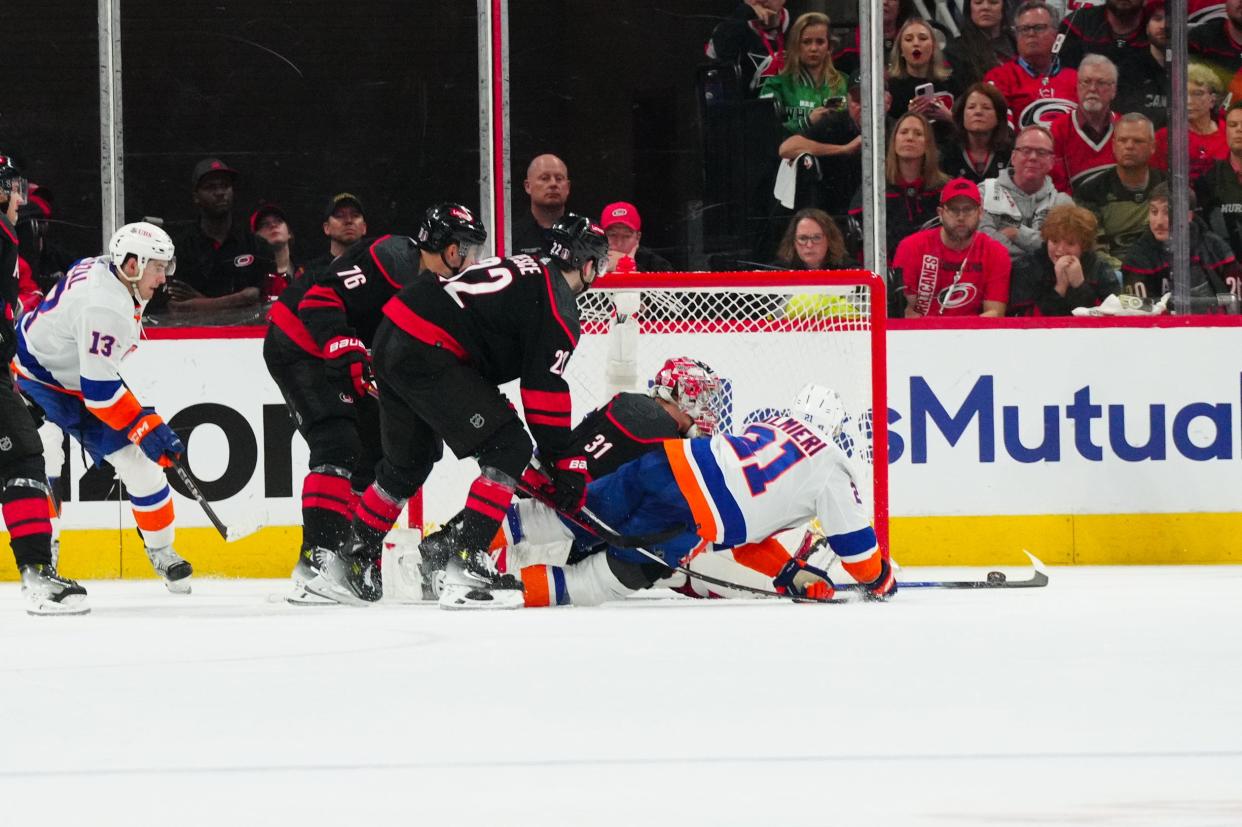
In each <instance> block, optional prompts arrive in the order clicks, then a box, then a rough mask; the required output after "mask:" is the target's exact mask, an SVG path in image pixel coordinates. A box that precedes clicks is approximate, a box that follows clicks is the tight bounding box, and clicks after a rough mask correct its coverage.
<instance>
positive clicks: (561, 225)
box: [546, 212, 608, 284]
mask: <svg viewBox="0 0 1242 827" xmlns="http://www.w3.org/2000/svg"><path fill="white" fill-rule="evenodd" d="M546 252H547V254H548V255H549V256H551V257H552V258H554V259H556V260H557V261H558V262H560V263H561V266H562V267H564V268H565V269H566V270H581V269H582V266H583V265H584V264H586V263H587V262H588V261H591V260H594V261H595V275H596V276H599V275H602V274H604V273H605V272H607V270H608V236H606V235H604V230H603V228H602V227H600V226H599V225H598V224H595V223H594V222H592V221H591V219H589V218H587V217H586V216H584V215H576V214H574V213H571V212H567V213H565V214H564V215H563V216H561V217H560V218H558V219H557V220H556V223H554V224H553V225H552V227H551V228H550V229H549V230H548V241H547V248H546ZM584 281H585V279H584ZM586 283H587V284H589V283H590V282H586Z"/></svg>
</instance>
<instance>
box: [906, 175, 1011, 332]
mask: <svg viewBox="0 0 1242 827" xmlns="http://www.w3.org/2000/svg"><path fill="white" fill-rule="evenodd" d="M981 203H982V199H981V198H980V197H979V188H978V187H977V186H975V184H974V182H973V181H969V180H967V179H965V178H954V179H953V180H952V181H949V182H948V183H947V184H945V185H944V188H943V189H942V190H941V191H940V209H939V214H940V226H939V227H932V228H931V229H928V230H921V231H919V232H917V233H915V234H913V235H911V236H907V237H906V238H905V239H903V240H902V242H901V243H900V244H899V245H897V253H896V255H894V256H893V267H894V268H896V270H897V271H898V272H899V273H900V274H901V278H902V282H903V284H904V285H905V293H906V301H907V306H906V317H907V318H916V319H917V318H923V317H924V316H1004V315H1005V305H1006V303H1007V302H1008V301H1009V272H1010V258H1009V252H1008V251H1007V250H1006V249H1005V248H1004V246H1002V245H1001V244H1000V242H998V241H995V240H993V239H991V238H989V237H987V236H986V235H984V234H983V233H981V232H979V222H980V220H981V218H982V213H983V210H982V207H981V206H980V205H981Z"/></svg>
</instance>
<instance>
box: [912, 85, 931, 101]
mask: <svg viewBox="0 0 1242 827" xmlns="http://www.w3.org/2000/svg"><path fill="white" fill-rule="evenodd" d="M935 94H936V87H935V85H934V84H931V83H920V84H919V85H918V86H916V87H914V96H915V97H917V98H930V97H933V96H934V95H935Z"/></svg>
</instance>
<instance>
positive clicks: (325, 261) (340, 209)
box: [305, 192, 367, 273]
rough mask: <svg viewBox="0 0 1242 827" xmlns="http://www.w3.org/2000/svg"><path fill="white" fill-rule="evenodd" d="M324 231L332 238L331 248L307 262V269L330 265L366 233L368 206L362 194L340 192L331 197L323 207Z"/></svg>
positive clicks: (329, 245) (316, 270) (317, 270)
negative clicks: (363, 200)
mask: <svg viewBox="0 0 1242 827" xmlns="http://www.w3.org/2000/svg"><path fill="white" fill-rule="evenodd" d="M323 234H324V235H325V236H326V237H327V239H328V252H326V253H324V254H323V255H321V256H319V257H318V258H313V259H311V260H310V261H308V262H306V268H305V269H307V270H309V271H310V272H312V273H315V272H319V271H321V270H324V269H326V268H327V267H328V265H329V264H331V263H332V260H333V259H334V258H336V257H337V256H339V255H340V254H341V253H343V252H345V251H346V250H348V249H349V248H350V247H352V246H353V245H354V244H356V243H357V242H358V241H359V240H360V239H362V238H363V237H364V236H366V234H367V217H366V210H365V209H364V208H363V206H362V201H360V200H359V199H358V196H356V195H354V194H353V193H352V192H338V193H337V194H336V195H334V196H332V197H331V198H329V199H328V203H327V205H326V206H325V207H324V210H323Z"/></svg>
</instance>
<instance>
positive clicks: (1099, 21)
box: [1058, 4, 1151, 77]
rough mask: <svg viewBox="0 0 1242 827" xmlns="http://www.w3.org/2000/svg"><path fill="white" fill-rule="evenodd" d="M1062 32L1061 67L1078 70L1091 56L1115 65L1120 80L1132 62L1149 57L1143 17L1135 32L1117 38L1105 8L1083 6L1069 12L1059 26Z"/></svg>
mask: <svg viewBox="0 0 1242 827" xmlns="http://www.w3.org/2000/svg"><path fill="white" fill-rule="evenodd" d="M1061 32H1062V33H1063V34H1064V35H1065V41H1064V42H1063V43H1062V44H1061V51H1060V52H1059V53H1058V57H1060V58H1061V64H1062V65H1064V66H1069V67H1070V68H1073V69H1077V68H1078V64H1079V63H1081V62H1082V59H1083V58H1084V57H1085V56H1086V55H1087V54H1088V53H1089V52H1093V53H1095V54H1097V55H1104V57H1106V58H1108V59H1109V60H1111V61H1112V62H1113V63H1115V64H1116V65H1117V69H1118V71H1119V72H1120V74H1121V76H1122V77H1125V71H1126V67H1127V66H1128V65H1129V64H1130V62H1131V61H1134V60H1138V59H1140V58H1142V57H1143V56H1144V55H1147V54H1149V52H1148V47H1149V46H1150V45H1151V44H1149V43H1148V41H1147V17H1146V16H1144V17H1143V25H1140V26H1139V27H1138V29H1136V30H1135V31H1133V32H1131V33H1130V34H1128V35H1119V34H1117V33H1116V32H1114V31H1113V27H1112V26H1111V25H1109V22H1108V8H1107V7H1106V6H1104V5H1103V4H1100V5H1098V6H1083V7H1081V8H1078V9H1075V10H1074V11H1072V12H1070V13H1069V14H1067V15H1066V16H1065V20H1063V21H1062V22H1061Z"/></svg>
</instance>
